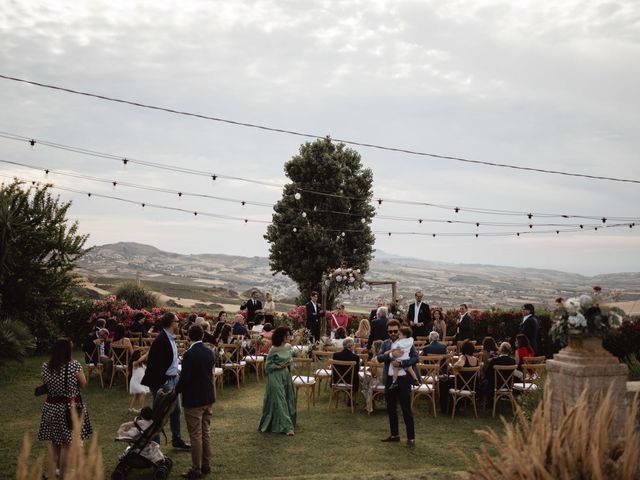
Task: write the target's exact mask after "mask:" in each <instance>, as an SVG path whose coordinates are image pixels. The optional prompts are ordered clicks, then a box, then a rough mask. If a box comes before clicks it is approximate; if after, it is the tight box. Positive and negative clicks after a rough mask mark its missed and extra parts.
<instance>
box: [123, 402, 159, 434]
mask: <svg viewBox="0 0 640 480" xmlns="http://www.w3.org/2000/svg"><path fill="white" fill-rule="evenodd" d="M152 419H153V410H151V407H144V408H143V409H142V410H140V416H139V417H136V418H135V419H134V420H133V421H132V422H124V423H123V424H122V425H120V427H118V440H135V439H136V438H138V437H139V436H140V435H142V432H144V431H145V430H146V429H147V428H149V427H150V426H151V424H152V423H153V420H152Z"/></svg>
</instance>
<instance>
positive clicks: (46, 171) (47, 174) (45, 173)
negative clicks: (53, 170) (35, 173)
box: [44, 169, 49, 178]
mask: <svg viewBox="0 0 640 480" xmlns="http://www.w3.org/2000/svg"><path fill="white" fill-rule="evenodd" d="M44 178H49V169H46V170H45V171H44Z"/></svg>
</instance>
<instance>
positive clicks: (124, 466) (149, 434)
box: [111, 390, 178, 480]
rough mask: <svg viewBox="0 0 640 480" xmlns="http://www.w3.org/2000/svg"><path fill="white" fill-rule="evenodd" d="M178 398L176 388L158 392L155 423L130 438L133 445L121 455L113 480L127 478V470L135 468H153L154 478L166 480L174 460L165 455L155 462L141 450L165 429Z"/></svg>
mask: <svg viewBox="0 0 640 480" xmlns="http://www.w3.org/2000/svg"><path fill="white" fill-rule="evenodd" d="M177 398H178V394H177V393H176V392H175V391H174V390H171V391H170V392H166V393H165V392H162V391H159V392H158V394H157V395H156V400H155V402H154V404H153V423H152V424H151V426H149V428H147V429H146V430H145V431H144V432H142V434H141V435H140V436H139V437H138V438H136V439H132V440H128V441H129V442H130V443H131V445H130V446H129V447H127V449H126V450H125V451H124V453H123V454H122V455H120V461H119V462H118V465H116V468H115V470H114V471H113V473H112V474H111V480H125V479H126V478H127V472H129V470H131V469H134V468H135V469H143V468H152V469H153V479H154V480H164V479H166V478H168V477H169V473H171V467H173V461H172V460H171V459H170V458H169V457H167V456H166V455H163V457H164V458H163V459H162V460H159V461H158V462H153V461H151V460H149V459H148V458H146V457H144V456H143V455H142V454H141V452H142V451H143V450H144V449H145V447H147V445H149V443H150V442H151V440H152V439H153V437H155V436H156V435H158V434H159V433H160V431H161V430H162V429H163V427H164V425H165V424H166V423H167V420H168V419H169V415H171V412H173V409H174V408H175V406H176V401H177Z"/></svg>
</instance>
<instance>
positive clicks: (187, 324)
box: [180, 313, 198, 332]
mask: <svg viewBox="0 0 640 480" xmlns="http://www.w3.org/2000/svg"><path fill="white" fill-rule="evenodd" d="M196 318H198V315H197V314H195V313H190V314H189V315H187V318H185V320H184V323H183V324H182V326H181V327H180V328H181V330H182V331H183V332H188V331H189V329H190V328H191V326H192V325H195V323H196Z"/></svg>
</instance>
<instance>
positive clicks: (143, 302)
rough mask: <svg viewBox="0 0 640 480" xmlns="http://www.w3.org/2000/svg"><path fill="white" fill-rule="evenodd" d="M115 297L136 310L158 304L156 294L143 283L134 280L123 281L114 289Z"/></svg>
mask: <svg viewBox="0 0 640 480" xmlns="http://www.w3.org/2000/svg"><path fill="white" fill-rule="evenodd" d="M116 298H117V299H118V300H124V301H125V302H127V305H129V306H130V307H131V308H134V309H136V310H140V309H143V308H145V309H151V308H153V307H157V306H158V296H157V295H156V294H155V293H153V292H152V291H151V290H149V289H148V288H146V287H145V286H144V285H138V283H136V282H124V283H122V284H121V285H120V286H119V287H118V289H117V290H116Z"/></svg>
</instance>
